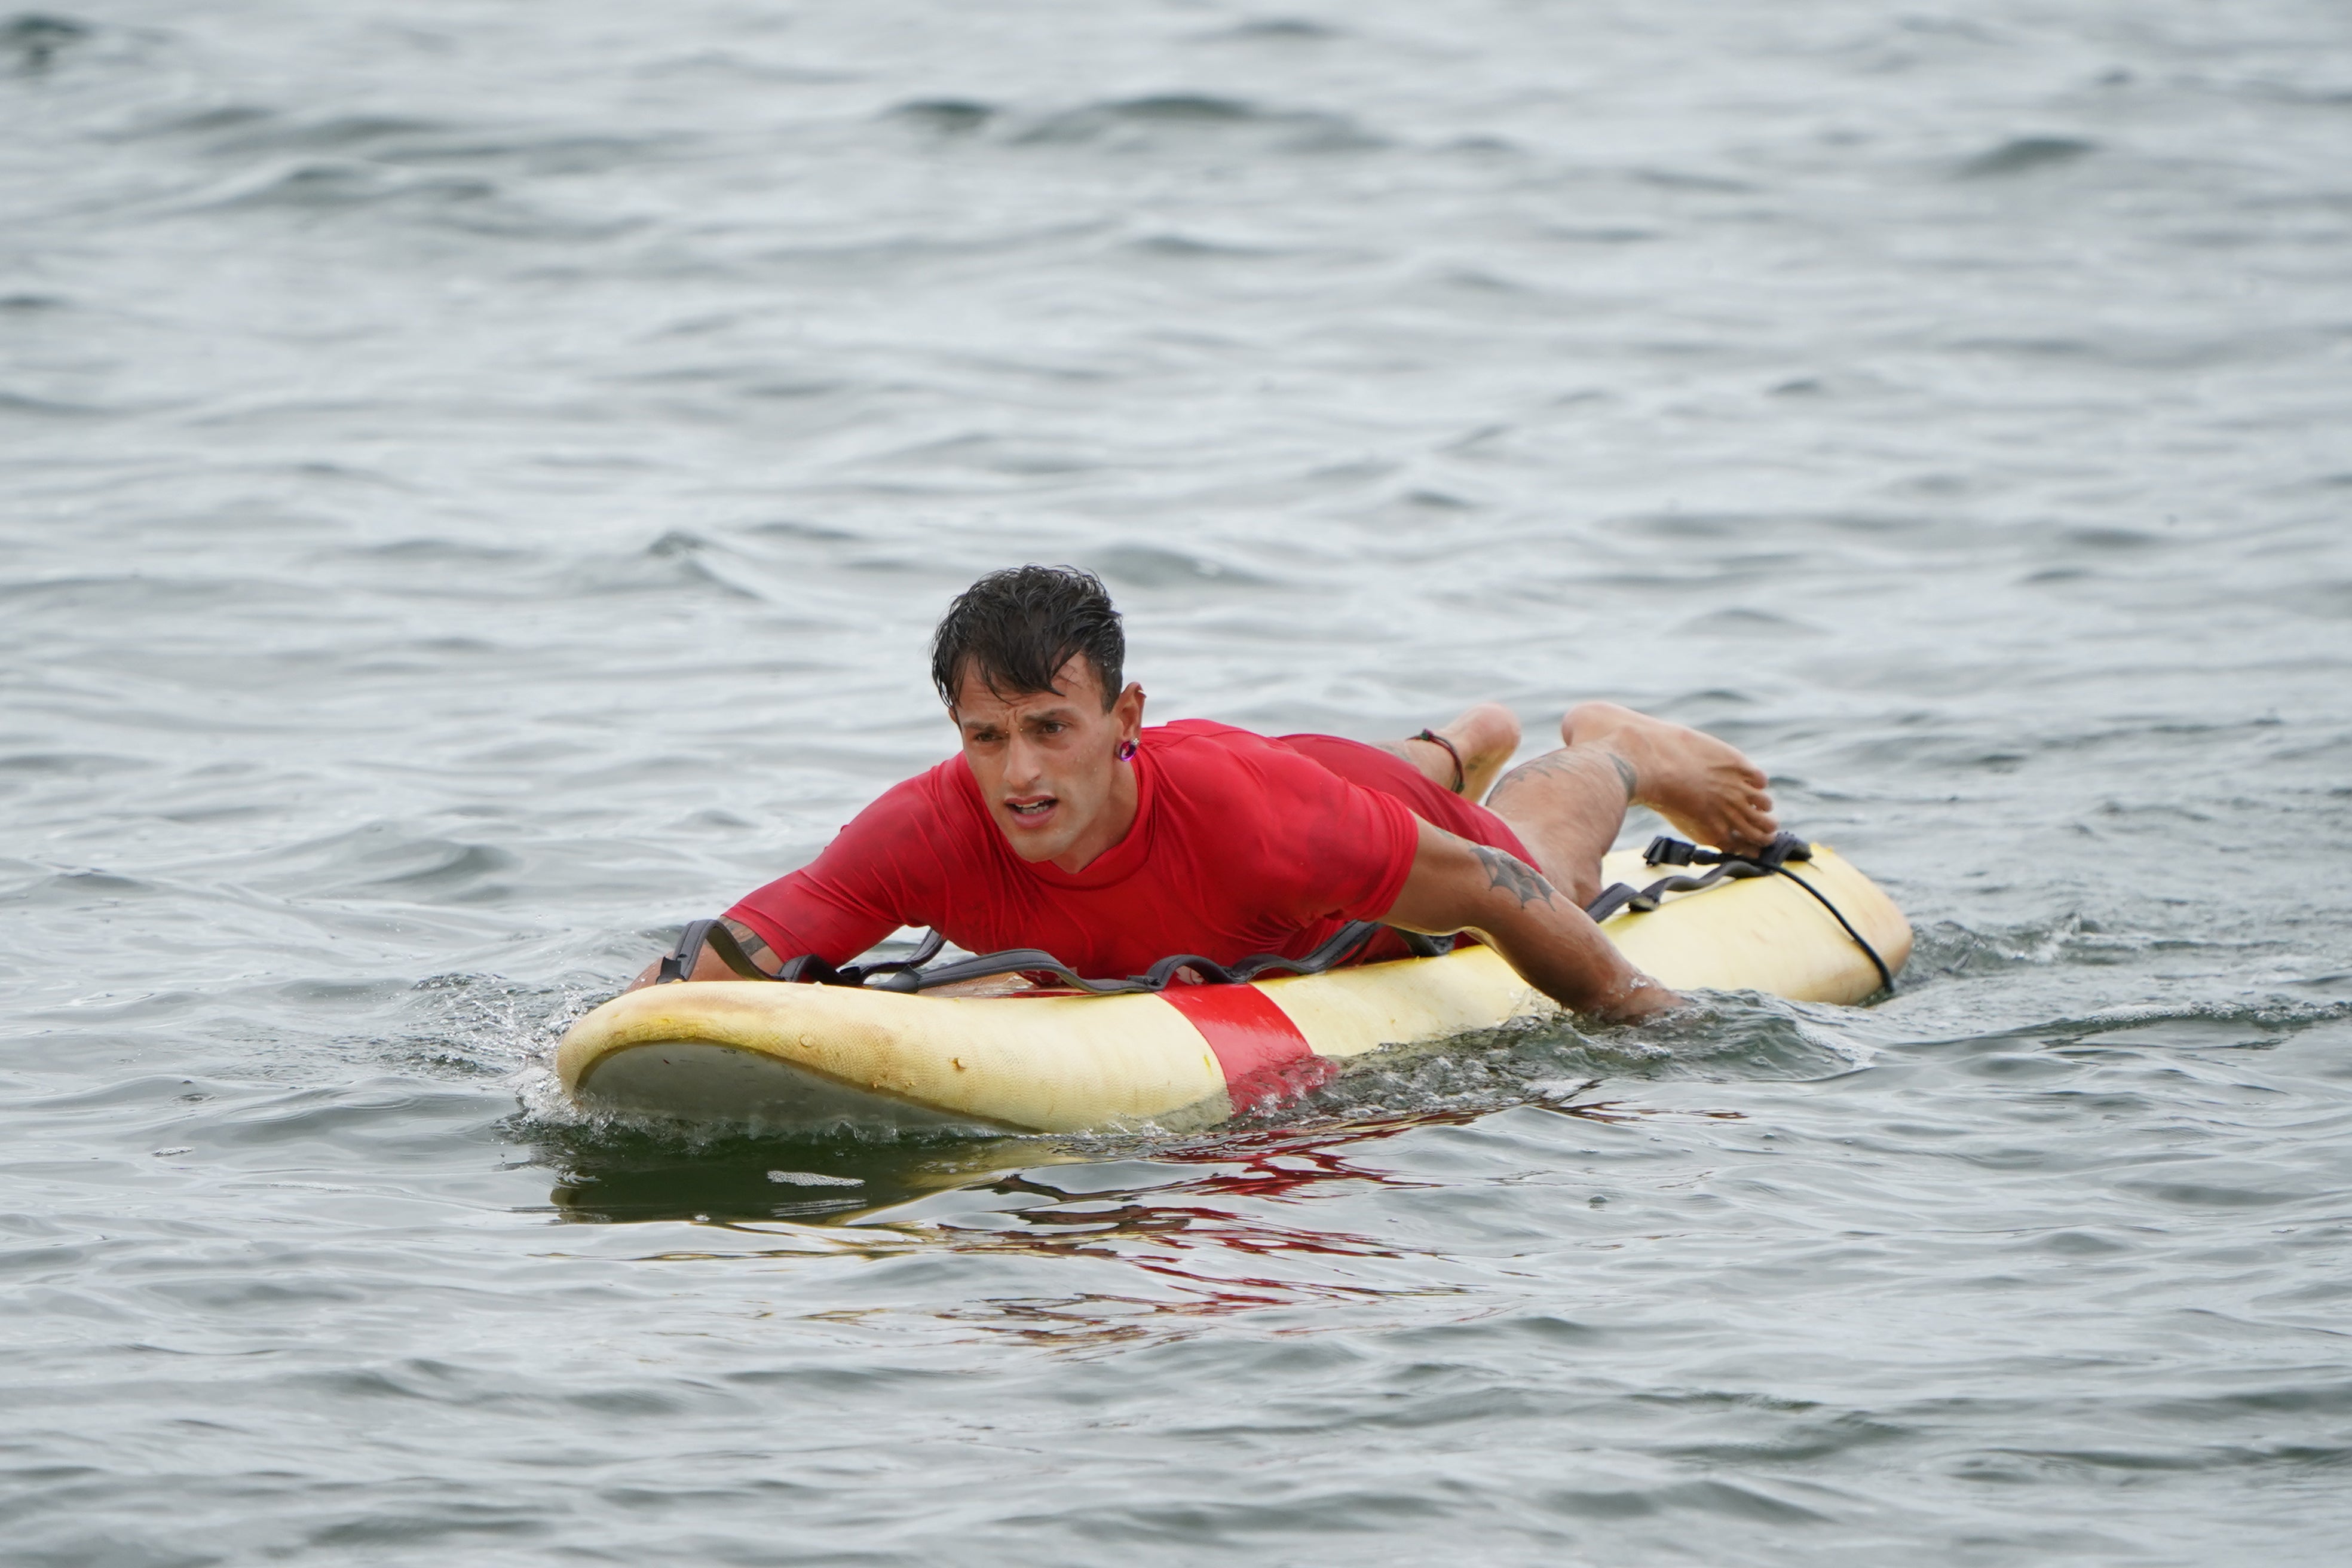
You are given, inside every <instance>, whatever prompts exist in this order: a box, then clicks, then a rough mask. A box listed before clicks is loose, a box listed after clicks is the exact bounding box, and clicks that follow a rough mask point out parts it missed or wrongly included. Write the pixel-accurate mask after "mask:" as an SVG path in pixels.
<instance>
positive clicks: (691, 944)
mask: <svg viewBox="0 0 2352 1568" xmlns="http://www.w3.org/2000/svg"><path fill="white" fill-rule="evenodd" d="M1383 929H1392V928H1383V927H1381V926H1380V925H1378V924H1376V923H1375V922H1373V921H1349V922H1348V923H1347V924H1346V925H1344V926H1342V927H1340V928H1339V931H1336V932H1334V933H1333V934H1332V935H1331V937H1330V938H1329V939H1328V941H1326V942H1324V943H1323V944H1322V945H1321V946H1319V947H1318V948H1317V949H1316V950H1315V951H1314V952H1310V953H1308V954H1307V956H1305V957H1304V958H1290V957H1286V956H1285V955H1284V954H1282V953H1278V952H1258V953H1252V954H1251V955H1250V956H1249V957H1247V958H1244V959H1243V960H1241V961H1240V962H1239V963H1233V964H1223V963H1218V962H1217V961H1216V960H1215V959H1213V958H1203V957H1202V956H1201V955H1200V954H1199V953H1196V952H1180V953H1176V954H1173V955H1171V956H1170V957H1167V958H1163V959H1161V960H1160V962H1159V963H1155V964H1153V965H1152V966H1151V967H1150V969H1148V970H1146V971H1145V972H1144V973H1141V974H1130V975H1129V976H1127V977H1126V978H1125V979H1123V980H1093V979H1089V978H1087V976H1085V975H1083V974H1080V973H1078V972H1077V971H1076V970H1074V969H1072V968H1071V967H1070V966H1069V965H1068V964H1066V963H1063V962H1062V961H1061V960H1060V959H1058V958H1055V956H1054V955H1053V954H1052V953H1050V952H1045V950H1044V949H1043V948H1035V947H1015V948H1008V949H1006V950H1005V951H1003V952H986V953H982V954H980V955H978V956H977V957H973V958H965V959H959V960H957V961H956V962H955V963H942V964H940V965H938V966H937V967H935V968H929V967H926V965H929V963H930V962H931V960H932V959H934V958H937V957H938V956H939V954H940V949H941V948H943V947H945V946H946V945H947V938H945V937H943V936H941V935H940V933H939V932H938V931H930V932H928V933H927V934H926V935H925V936H924V938H923V940H922V942H921V943H920V945H919V946H918V947H917V948H916V950H915V952H914V955H913V956H912V957H910V958H905V959H898V960H894V961H892V962H889V963H866V964H856V963H853V964H848V965H845V967H843V968H840V969H835V967H834V966H833V965H831V964H829V963H826V962H825V961H824V960H823V959H822V958H819V957H817V956H816V955H815V954H814V953H803V954H802V955H801V956H800V957H798V958H795V959H793V960H791V961H790V962H788V963H785V964H784V966H783V967H782V969H780V970H778V971H777V972H776V973H773V974H771V973H768V972H767V971H765V970H763V969H761V967H760V966H759V965H758V964H756V963H752V962H751V957H750V955H749V954H747V953H745V952H744V951H743V948H742V945H741V944H740V942H737V941H736V940H735V935H734V933H733V932H732V931H729V930H728V929H727V927H726V925H725V924H724V923H722V922H721V921H688V922H687V926H686V930H685V931H683V932H681V933H680V934H679V936H678V942H677V950H676V951H675V952H671V953H670V954H669V955H668V956H667V957H666V958H664V959H663V960H662V962H661V969H660V972H659V973H658V974H657V976H656V983H657V984H658V983H660V982H662V981H670V980H685V979H688V978H689V977H691V976H692V974H693V973H694V966H695V963H696V962H697V961H698V959H699V958H700V957H701V954H702V950H703V949H704V948H705V947H708V948H709V949H710V951H711V952H715V953H717V954H718V955H719V958H720V959H721V960H723V961H724V962H725V963H726V964H727V967H728V968H730V969H731V970H733V971H734V972H735V973H738V974H740V975H741V976H742V977H743V978H744V979H746V980H784V981H803V982H811V983H814V984H822V985H863V984H866V983H867V982H868V981H869V980H874V979H876V977H877V976H887V978H883V979H881V980H879V982H878V984H877V985H876V986H875V989H877V990H880V991H898V992H906V993H912V992H918V991H930V990H935V989H937V988H938V987H940V986H942V985H955V984H961V983H963V982H966V981H971V980H987V979H992V978H993V977H994V976H996V975H999V974H1050V975H1053V976H1054V977H1055V979H1057V980H1059V981H1060V982H1061V983H1062V984H1064V985H1066V986H1068V987H1069V988H1070V989H1071V990H1073V991H1085V992H1089V993H1092V994H1096V995H1102V996H1108V995H1120V994H1130V993H1139V992H1151V991H1165V990H1166V989H1167V988H1168V987H1169V986H1170V985H1171V984H1174V983H1175V980H1176V976H1177V973H1178V972H1179V971H1181V970H1186V969H1189V970H1192V972H1193V973H1196V974H1198V975H1199V976H1200V977H1201V979H1202V981H1204V982H1206V983H1207V984H1213V985H1238V984H1243V983H1244V982H1247V981H1251V980H1255V979H1256V978H1257V977H1258V976H1260V975H1262V974H1273V973H1283V974H1320V973H1323V972H1324V971H1325V970H1327V969H1331V968H1334V967H1336V966H1338V965H1339V964H1341V963H1346V962H1347V961H1348V960H1349V959H1350V958H1353V957H1355V956H1356V955H1357V954H1358V953H1359V952H1361V951H1362V950H1363V949H1364V948H1365V947H1366V946H1367V945H1368V944H1369V943H1370V942H1371V940H1372V939H1373V938H1374V937H1375V936H1378V935H1379V934H1380V933H1381V931H1382V930H1383ZM1396 934H1397V935H1398V937H1400V938H1401V939H1402V941H1403V942H1404V944H1405V947H1406V948H1407V949H1408V950H1409V951H1411V952H1413V953H1415V954H1416V955H1418V956H1420V957H1423V958H1434V957H1436V956H1437V955H1438V954H1439V953H1442V952H1450V951H1452V949H1453V943H1452V942H1451V941H1449V940H1447V939H1445V938H1441V937H1431V936H1423V935H1422V934H1421V933H1420V932H1418V931H1397V932H1396Z"/></svg>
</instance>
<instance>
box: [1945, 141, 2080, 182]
mask: <svg viewBox="0 0 2352 1568" xmlns="http://www.w3.org/2000/svg"><path fill="white" fill-rule="evenodd" d="M2098 150H2099V144H2098V143H2097V142H2084V141H2079V140H2077V139H2076V138H2074V137H2072V136H2020V137H2018V138H2016V139H2015V140H2013V141H2009V142H2002V143H2001V144H2000V146H1998V147H1995V148H1992V149H1991V150H1990V151H1989V152H1984V153H1978V154H1977V155H1976V156H1975V157H1973V158H1970V159H1969V160H1968V161H1967V162H1966V163H1962V164H1961V165H1960V166H1959V169H1958V177H1959V178H1961V179H1963V180H1985V179H1994V178H1998V177H2000V176H2001V175H2005V174H2030V173H2032V171H2034V170H2036V169H2053V168H2056V167H2058V166H2059V165H2060V164H2063V163H2076V162H2078V161H2080V160H2082V159H2084V158H2087V157H2089V156H2090V155H2091V154H2092V153H2095V152H2097V151H2098Z"/></svg>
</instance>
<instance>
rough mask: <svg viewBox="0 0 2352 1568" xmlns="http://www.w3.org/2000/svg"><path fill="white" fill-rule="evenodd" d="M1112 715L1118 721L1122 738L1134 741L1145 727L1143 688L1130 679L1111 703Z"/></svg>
mask: <svg viewBox="0 0 2352 1568" xmlns="http://www.w3.org/2000/svg"><path fill="white" fill-rule="evenodd" d="M1110 710H1111V716H1112V717H1113V718H1115V719H1117V720H1118V732H1119V735H1120V737H1121V738H1122V739H1125V740H1129V741H1132V740H1134V739H1136V738H1137V736H1138V734H1139V732H1140V731H1141V730H1142V729H1143V688H1142V687H1141V686H1139V685H1138V684H1137V683H1136V682H1134V681H1132V680H1130V681H1129V682H1128V683H1127V689H1126V690H1124V691H1122V692H1120V693H1119V694H1118V701H1116V702H1114V703H1112V704H1111V705H1110Z"/></svg>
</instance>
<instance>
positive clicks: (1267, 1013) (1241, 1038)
mask: <svg viewBox="0 0 2352 1568" xmlns="http://www.w3.org/2000/svg"><path fill="white" fill-rule="evenodd" d="M1160 995H1161V996H1163V997H1165V998H1166V999H1167V1001H1168V1005H1170V1006H1171V1007H1173V1008H1175V1009H1176V1011H1178V1012H1179V1013H1181V1014H1183V1015H1184V1016H1185V1017H1186V1018H1188V1019H1190V1020H1191V1021H1192V1027H1194V1028H1196V1029H1198V1030H1200V1031H1201V1037H1202V1039H1204V1040H1206V1041H1208V1042H1209V1049H1210V1050H1212V1051H1213V1052H1215V1053H1216V1057H1217V1066H1218V1067H1219V1068H1222V1069H1223V1072H1224V1075H1225V1093H1226V1095H1227V1096H1228V1097H1229V1098H1230V1099H1231V1100H1233V1102H1234V1112H1235V1114H1239V1113H1240V1112H1242V1111H1244V1110H1257V1109H1258V1108H1259V1107H1260V1106H1264V1105H1279V1104H1281V1103H1282V1102H1283V1101H1284V1100H1296V1099H1297V1098H1298V1097H1299V1096H1300V1095H1302V1094H1306V1093H1307V1092H1308V1091H1310V1090H1312V1089H1317V1088H1318V1087H1320V1086H1321V1085H1323V1084H1325V1083H1328V1081H1330V1079H1332V1078H1333V1077H1335V1076H1336V1075H1337V1074H1338V1072H1339V1064H1337V1063H1336V1062H1330V1061H1326V1060H1325V1059H1324V1058H1321V1057H1318V1056H1317V1055H1316V1054H1315V1051H1314V1047H1311V1046H1309V1045H1308V1044H1307V1037H1306V1036H1304V1035H1302V1034H1300V1033H1299V1032H1298V1026H1297V1025H1296V1024H1294V1023H1292V1022H1291V1021H1290V1015H1289V1014H1287V1013H1285V1012H1284V1011H1283V1010H1282V1009H1281V1008H1280V1007H1278V1006H1276V1005H1275V1002H1274V998H1272V997H1271V996H1268V995H1267V994H1265V992H1263V991H1260V990H1259V989H1258V988H1257V987H1256V986H1255V985H1171V986H1170V987H1169V988H1168V989H1167V990H1165V991H1162V992H1161V993H1160Z"/></svg>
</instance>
